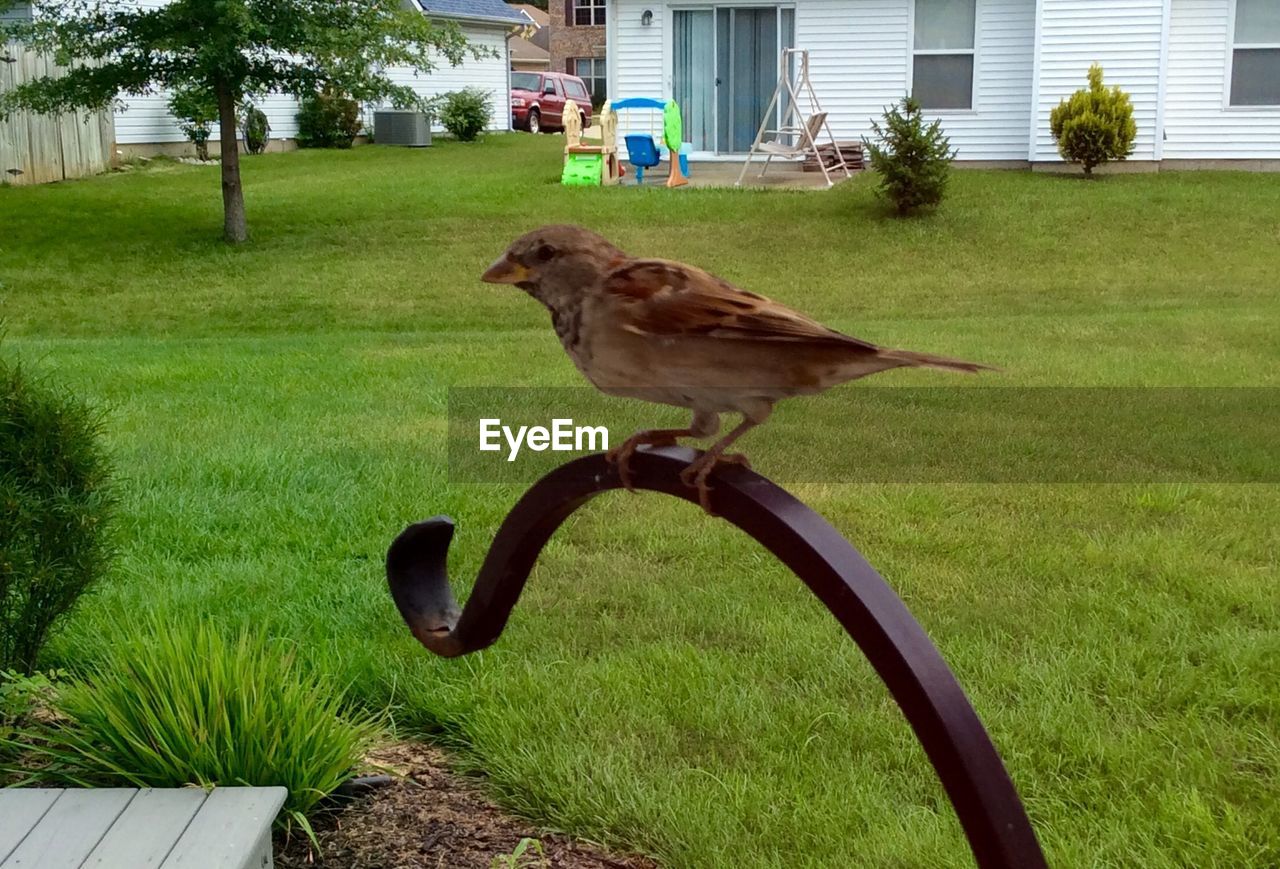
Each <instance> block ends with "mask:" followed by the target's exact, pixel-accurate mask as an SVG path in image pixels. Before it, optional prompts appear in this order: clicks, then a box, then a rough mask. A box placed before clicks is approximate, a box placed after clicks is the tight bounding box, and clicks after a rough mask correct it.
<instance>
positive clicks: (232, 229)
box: [214, 82, 249, 244]
mask: <svg viewBox="0 0 1280 869" xmlns="http://www.w3.org/2000/svg"><path fill="white" fill-rule="evenodd" d="M214 90H215V92H216V93H217V96H218V138H219V139H220V140H221V143H222V237H223V238H224V239H226V241H227V243H228V244H239V243H240V242H242V241H245V240H247V239H248V238H249V231H248V229H246V227H245V222H244V189H243V188H242V187H241V186H240V142H239V141H238V140H237V138H236V96H235V94H233V93H232V92H231V88H230V87H229V86H227V85H226V84H225V83H223V82H218V83H217V84H216V85H215V86H214Z"/></svg>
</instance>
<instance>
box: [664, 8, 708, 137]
mask: <svg viewBox="0 0 1280 869" xmlns="http://www.w3.org/2000/svg"><path fill="white" fill-rule="evenodd" d="M714 16H715V13H714V12H713V11H712V10H710V9H677V10H676V11H675V13H674V23H675V37H674V38H675V45H674V51H673V52H672V55H673V60H674V67H673V72H674V75H673V81H672V85H673V88H672V90H673V91H674V93H673V94H672V96H674V97H675V101H676V103H678V104H679V106H680V114H681V116H682V119H683V121H684V138H685V141H686V142H690V143H692V145H693V150H695V151H714V150H715V149H716V126H715V125H716V62H715V58H716V35H715V17H714Z"/></svg>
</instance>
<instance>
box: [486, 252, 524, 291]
mask: <svg viewBox="0 0 1280 869" xmlns="http://www.w3.org/2000/svg"><path fill="white" fill-rule="evenodd" d="M480 280H482V281H484V282H485V283H487V284H518V283H521V282H522V281H527V280H529V270H528V269H527V268H525V267H524V266H522V265H521V264H520V263H518V262H516V261H515V260H513V259H512V258H511V257H510V256H508V255H507V254H505V253H504V254H503V255H502V256H500V257H498V258H497V259H496V260H494V261H493V265H491V266H489V268H488V269H486V270H485V273H484V274H482V275H481V276H480Z"/></svg>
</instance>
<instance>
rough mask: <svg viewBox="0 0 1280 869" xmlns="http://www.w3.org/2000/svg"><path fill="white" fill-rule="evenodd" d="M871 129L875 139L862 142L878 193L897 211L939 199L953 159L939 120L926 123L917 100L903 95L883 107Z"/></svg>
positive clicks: (935, 201) (938, 200)
mask: <svg viewBox="0 0 1280 869" xmlns="http://www.w3.org/2000/svg"><path fill="white" fill-rule="evenodd" d="M871 129H872V130H873V131H874V132H875V139H876V140H875V141H874V142H872V141H869V140H867V139H865V138H864V139H863V140H862V142H863V146H864V147H865V148H866V149H867V155H868V157H869V159H870V161H871V167H872V168H873V169H875V170H876V172H877V173H878V174H879V176H880V185H879V187H878V188H877V193H878V194H879V195H880V196H882V197H883V198H885V199H888V200H889V201H890V202H892V203H893V204H894V207H895V208H897V210H898V213H899V214H909V213H910V212H911V211H913V210H915V209H916V208H919V207H921V206H925V205H937V204H938V203H940V202H941V201H942V196H943V193H945V192H946V188H947V178H948V176H949V175H950V173H951V161H952V160H953V159H955V152H954V151H953V150H951V143H950V142H949V141H948V139H947V137H946V136H944V135H943V134H942V124H941V121H938V120H935V121H934V122H933V123H932V124H929V125H927V126H926V125H925V122H924V114H923V112H922V111H921V109H920V104H919V103H918V102H916V101H915V100H914V99H912V98H911V97H903V98H902V102H901V103H899V104H897V105H894V106H893V107H891V108H889V109H887V110H886V111H885V113H884V123H883V124H881V123H879V122H877V121H875V120H873V121H872V122H871Z"/></svg>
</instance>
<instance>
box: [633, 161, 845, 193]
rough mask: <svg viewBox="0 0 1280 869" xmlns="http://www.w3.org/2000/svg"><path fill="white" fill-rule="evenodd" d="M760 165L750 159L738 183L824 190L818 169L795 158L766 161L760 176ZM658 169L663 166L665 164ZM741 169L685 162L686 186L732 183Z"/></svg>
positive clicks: (837, 178)
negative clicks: (809, 168)
mask: <svg viewBox="0 0 1280 869" xmlns="http://www.w3.org/2000/svg"><path fill="white" fill-rule="evenodd" d="M763 166H764V161H763V160H761V161H756V162H753V163H752V164H751V167H750V168H749V169H747V174H746V176H745V177H744V178H743V179H742V186H743V187H769V188H777V189H782V190H825V189H827V185H826V181H825V180H824V179H823V177H822V172H821V171H814V172H805V171H804V170H803V169H801V168H800V161H799V160H789V161H788V160H774V161H773V162H772V163H770V164H769V170H768V172H766V173H765V176H764V177H763V178H761V177H760V169H761V168H762V167H763ZM662 168H664V169H665V164H664V165H663V167H662ZM741 171H742V162H741V161H738V160H733V161H719V160H715V161H703V162H691V163H690V164H689V186H690V187H732V186H733V185H734V182H735V181H737V180H738V173H739V172H741ZM852 174H854V175H856V174H857V172H856V171H855V172H853V173H852ZM831 180H832V181H834V182H835V183H836V184H839V183H840V182H841V181H843V180H845V179H844V175H843V173H841V172H839V171H835V172H832V173H831ZM624 183H625V182H624ZM646 183H649V182H646Z"/></svg>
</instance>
